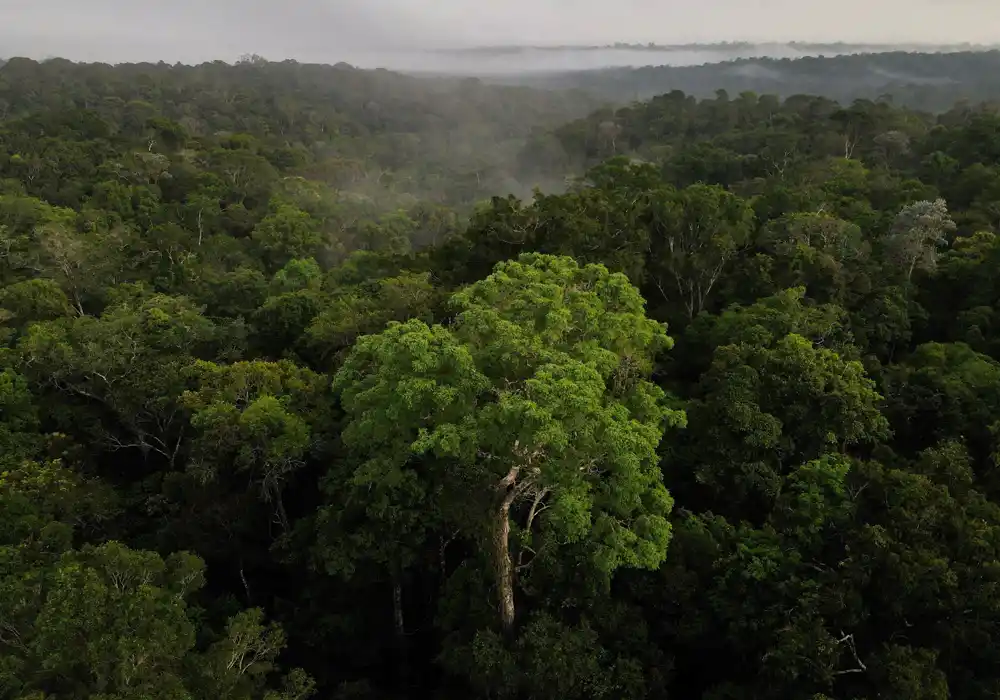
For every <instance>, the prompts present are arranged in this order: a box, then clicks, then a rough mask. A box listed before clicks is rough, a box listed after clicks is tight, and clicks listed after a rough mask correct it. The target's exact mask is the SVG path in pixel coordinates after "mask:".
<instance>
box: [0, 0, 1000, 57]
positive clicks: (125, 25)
mask: <svg viewBox="0 0 1000 700" xmlns="http://www.w3.org/2000/svg"><path fill="white" fill-rule="evenodd" d="M742 39H749V40H768V39H776V40H794V39H800V40H820V41H836V40H845V41H873V42H874V41H878V42H888V41H900V42H916V41H919V42H941V43H944V42H961V41H969V42H983V43H993V42H997V41H1000V0H689V1H687V2H677V1H676V0H601V1H598V0H0V56H8V57H9V56H14V55H21V56H31V57H33V58H44V57H48V56H64V57H67V58H71V59H75V60H100V61H109V62H115V61H134V60H160V59H162V60H166V61H170V62H173V61H178V60H179V61H183V62H198V61H204V60H210V59H215V58H221V59H223V60H232V59H233V58H235V57H237V56H239V55H240V54H243V53H252V52H256V53H260V54H262V55H264V56H266V57H267V58H270V59H272V60H278V59H282V58H296V59H298V60H303V61H325V62H336V61H337V60H349V59H350V57H351V56H352V55H357V52H359V51H368V52H380V51H385V50H388V49H392V48H407V47H413V46H416V45H419V46H430V45H438V46H439V45H473V44H511V43H539V44H554V43H579V42H589V43H609V42H614V41H642V42H647V41H658V42H664V43H680V42H693V41H717V40H718V41H721V40H742Z"/></svg>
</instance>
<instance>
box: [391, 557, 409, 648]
mask: <svg viewBox="0 0 1000 700" xmlns="http://www.w3.org/2000/svg"><path fill="white" fill-rule="evenodd" d="M392 620H393V623H394V624H395V627H396V638H397V641H399V642H400V643H402V642H403V640H404V639H405V638H406V624H405V622H404V620H403V582H402V581H401V580H400V577H399V575H398V574H397V575H395V576H393V580H392Z"/></svg>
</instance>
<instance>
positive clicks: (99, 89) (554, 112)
mask: <svg viewBox="0 0 1000 700" xmlns="http://www.w3.org/2000/svg"><path fill="white" fill-rule="evenodd" d="M598 105H599V102H598V101H597V100H596V99H594V98H590V97H588V96H586V95H585V94H583V93H580V92H579V91H576V92H573V91H566V92H561V91H549V90H545V91H542V90H536V89H531V88H518V87H501V86H490V85H484V84H482V83H480V82H479V81H477V80H475V79H464V80H461V79H449V78H438V79H426V78H425V79H419V78H413V77H409V76H405V75H401V74H398V73H393V72H390V71H384V70H377V71H368V70H357V69H354V68H352V67H350V66H348V65H346V64H340V65H337V66H327V65H309V64H299V63H296V62H294V61H285V62H281V63H274V62H267V61H263V60H261V59H257V58H254V59H250V60H246V61H243V62H241V63H240V64H238V65H236V66H231V65H228V64H226V63H223V62H221V61H220V62H216V63H209V64H203V65H199V66H184V65H175V66H170V65H167V64H163V63H161V64H119V65H115V66H110V65H106V64H78V63H72V62H70V61H65V60H58V59H57V60H49V61H44V62H40V63H39V62H35V61H32V60H28V59H23V58H15V59H11V60H10V61H8V62H7V64H6V65H4V66H3V67H2V68H0V119H3V120H6V121H10V120H16V119H29V120H32V121H33V122H34V123H35V124H36V125H37V128H36V133H37V134H38V135H42V134H45V133H48V134H54V133H56V132H59V131H61V130H63V129H65V128H68V129H69V131H70V132H73V133H76V134H77V136H78V137H79V138H80V139H83V140H87V139H102V140H106V139H110V140H112V141H113V140H115V138H116V137H121V138H126V139H127V138H130V137H133V136H135V135H136V134H138V133H139V132H140V131H141V130H142V129H144V128H145V126H146V124H147V123H148V121H149V119H150V118H151V117H157V118H159V119H160V120H161V122H162V125H167V124H170V125H172V126H170V127H169V128H171V129H174V130H177V131H179V132H183V133H184V134H185V137H187V138H191V139H195V140H199V141H205V140H206V139H207V140H211V139H215V138H218V137H219V136H220V135H225V134H227V133H240V134H249V135H251V136H253V137H254V138H256V139H257V140H258V141H260V142H261V144H262V145H263V147H265V148H267V149H270V150H271V151H274V152H275V153H276V154H277V152H279V151H280V155H279V156H278V157H279V158H280V159H281V160H282V162H283V163H286V164H288V165H289V166H294V168H295V169H296V171H297V172H300V173H302V174H307V175H308V176H309V177H310V178H311V179H315V180H322V181H327V182H329V183H330V184H333V185H337V186H343V185H345V183H347V184H349V185H350V187H351V189H353V190H354V191H358V192H362V193H369V194H384V193H385V191H386V190H387V189H389V190H391V191H392V192H397V193H398V192H409V193H416V194H419V195H421V196H422V197H424V198H428V199H434V200H436V201H448V202H451V203H455V202H456V201H469V200H470V199H475V198H477V197H482V196H488V195H489V194H492V193H493V192H496V191H497V190H508V189H516V190H519V191H523V192H527V191H529V189H530V186H525V185H523V184H521V183H519V182H518V180H517V175H518V174H517V173H516V172H514V171H513V170H512V169H511V167H512V164H511V158H512V155H513V154H516V153H517V151H518V150H519V149H520V148H521V146H523V142H524V137H525V136H526V135H528V134H529V133H531V132H532V131H533V130H535V129H538V128H545V127H553V126H555V125H557V124H560V123H562V122H564V121H566V120H568V119H572V118H576V117H581V116H584V115H585V114H587V113H588V112H590V111H592V110H593V109H595V108H596V107H597V106H598ZM73 120H78V123H77V124H76V125H75V126H74V125H73V124H72V122H73ZM55 122H58V123H59V125H58V126H57V124H56V123H55ZM95 129H96V131H94V130H95ZM88 130H89V131H88ZM161 145H162V144H161ZM390 183H391V185H392V186H391V187H388V185H389V184H390Z"/></svg>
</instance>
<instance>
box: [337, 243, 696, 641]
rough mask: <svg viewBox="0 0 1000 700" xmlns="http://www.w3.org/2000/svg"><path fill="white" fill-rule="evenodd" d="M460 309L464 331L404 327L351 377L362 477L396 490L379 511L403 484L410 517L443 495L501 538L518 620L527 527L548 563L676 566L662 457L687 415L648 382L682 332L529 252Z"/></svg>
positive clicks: (588, 271)
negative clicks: (583, 556) (573, 555)
mask: <svg viewBox="0 0 1000 700" xmlns="http://www.w3.org/2000/svg"><path fill="white" fill-rule="evenodd" d="M453 305H454V307H455V309H456V311H457V313H458V316H457V318H456V322H455V324H454V326H453V327H452V328H444V327H441V326H435V327H428V326H426V325H425V324H423V323H421V322H418V321H411V322H409V323H406V324H402V325H394V326H391V327H390V328H389V329H388V330H387V331H386V332H384V333H382V334H380V335H377V336H368V337H364V338H362V339H360V340H359V342H358V345H357V346H356V348H355V350H354V351H353V352H352V353H351V355H350V356H349V358H348V359H347V361H346V363H345V365H344V366H343V367H342V368H341V370H340V371H339V372H338V374H337V377H336V381H335V386H336V387H337V389H338V391H339V392H340V393H341V395H342V402H343V405H344V409H345V411H346V412H347V415H348V417H349V423H348V426H347V429H346V431H345V434H344V439H345V442H346V443H347V444H348V445H349V446H351V447H352V449H353V450H354V451H355V452H356V453H357V454H358V455H359V457H362V459H363V460H364V461H362V462H361V466H360V467H359V469H358V470H356V471H355V473H354V476H353V478H352V481H353V482H354V483H355V484H357V485H358V486H364V485H371V487H373V488H376V489H378V491H377V492H376V493H379V494H382V493H384V494H386V495H385V496H383V497H382V498H378V497H376V499H375V500H374V503H378V502H379V501H381V500H382V499H385V500H384V501H383V502H384V503H386V506H388V507H389V510H388V511H387V513H394V512H395V510H396V509H395V508H393V507H392V505H393V504H394V503H397V502H396V501H395V499H394V497H393V493H394V492H395V491H396V490H402V491H403V492H404V493H407V494H408V495H407V496H404V498H403V503H401V504H399V505H406V506H409V507H410V508H412V507H413V505H414V503H415V502H416V503H418V504H419V503H420V501H421V500H422V498H426V497H427V495H428V494H430V493H435V492H440V496H436V497H435V500H436V501H437V502H438V503H440V504H441V506H442V508H441V512H440V514H439V516H438V517H439V518H441V519H442V520H443V521H444V522H446V523H448V524H449V525H450V526H452V527H457V528H459V529H460V530H461V531H462V532H463V533H464V534H465V535H466V536H467V537H470V538H476V539H480V540H481V541H482V542H483V543H484V544H486V543H491V544H487V546H489V547H491V548H492V550H493V551H492V558H493V560H494V561H493V564H494V567H495V569H496V571H495V576H496V577H497V582H496V585H497V586H498V589H499V596H500V608H501V619H502V621H503V622H504V624H505V625H508V626H509V625H510V624H511V623H512V622H513V615H514V608H513V605H514V603H513V595H514V592H513V564H512V559H513V557H515V556H517V557H519V558H520V557H521V556H522V552H515V553H512V552H511V550H510V545H509V541H508V538H509V532H510V528H511V527H512V523H516V525H514V527H517V528H519V529H521V530H523V531H524V533H525V534H526V535H527V536H529V537H530V538H531V539H530V542H531V544H532V547H531V551H533V552H534V556H543V557H544V556H546V555H547V553H548V551H549V550H551V549H552V548H555V547H558V546H560V543H564V544H565V543H575V542H586V543H587V544H586V545H585V548H586V550H587V551H588V552H589V554H588V559H589V561H590V564H591V566H594V567H595V572H597V573H600V574H603V575H608V574H610V573H611V572H612V571H613V570H614V569H616V568H617V567H619V566H623V565H624V566H639V567H650V566H655V565H656V564H657V563H658V562H660V561H662V559H663V557H664V555H665V552H666V546H667V542H668V541H669V525H668V523H667V521H666V515H667V514H668V513H669V510H670V507H671V499H670V497H669V495H668V494H667V492H666V490H665V489H664V488H663V486H662V484H661V483H660V481H659V475H658V473H657V472H656V470H655V468H654V466H653V465H654V464H655V461H654V455H655V449H656V446H657V443H658V442H659V440H660V436H661V433H662V430H663V425H664V421H665V420H666V419H668V418H669V420H671V421H672V422H679V421H681V420H682V415H681V414H679V413H676V412H670V411H668V410H666V409H665V408H664V407H663V404H662V399H663V394H662V392H661V391H660V390H659V389H657V388H656V387H655V386H653V385H652V384H649V383H648V382H647V381H645V380H644V379H643V375H644V373H645V372H646V371H648V367H649V364H650V362H651V360H652V358H653V356H654V354H655V353H656V352H657V351H658V350H660V349H663V348H665V347H667V346H668V345H669V339H668V338H667V336H666V335H665V333H664V331H663V329H662V327H661V326H659V325H657V324H656V323H654V322H652V321H649V320H647V319H645V318H644V315H643V309H642V306H643V304H642V299H641V297H639V295H638V293H637V292H636V290H635V289H634V288H633V287H632V286H631V285H630V284H629V283H628V281H627V280H626V278H625V277H624V276H622V275H610V274H608V272H607V270H606V269H604V268H601V267H598V266H588V267H583V268H581V267H578V266H577V265H576V264H575V263H573V262H572V261H571V260H569V259H567V258H558V257H551V256H538V255H528V256H524V257H522V258H521V259H520V260H519V261H517V262H511V263H507V264H503V265H499V266H498V267H497V269H496V271H495V272H494V274H493V275H491V276H490V277H489V278H487V279H486V280H484V281H483V282H481V283H478V284H475V285H473V286H471V287H469V288H467V289H465V290H463V291H461V292H459V293H458V294H456V295H455V296H454V297H453ZM370 502H371V501H370ZM402 510H403V512H404V513H405V512H406V511H407V510H408V509H407V508H403V509H402ZM369 515H370V516H374V517H376V518H379V520H378V522H380V523H381V522H383V520H384V517H381V518H380V514H379V513H378V512H377V511H376V512H373V513H372V512H370V513H369ZM404 524H405V523H404ZM387 525H390V526H391V525H392V521H391V520H390V521H389V522H388V523H387Z"/></svg>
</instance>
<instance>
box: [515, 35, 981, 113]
mask: <svg viewBox="0 0 1000 700" xmlns="http://www.w3.org/2000/svg"><path fill="white" fill-rule="evenodd" d="M509 80H510V82H519V83H522V84H525V85H532V86H535V87H540V88H549V89H554V88H560V89H567V88H574V89H581V90H586V91H588V92H590V93H592V94H594V95H595V96H599V97H603V98H606V99H609V100H613V101H615V102H619V103H621V102H630V101H633V100H646V99H649V98H651V97H653V96H655V95H660V94H663V93H667V92H671V91H672V90H681V91H683V92H686V93H689V94H692V95H695V96H698V97H709V96H711V95H712V94H714V93H715V91H716V90H727V91H728V92H730V93H732V94H734V95H736V94H739V93H740V92H744V91H753V92H757V93H768V94H775V95H779V96H784V97H788V96H791V95H797V94H808V95H822V96H824V97H828V98H830V99H834V100H837V101H840V102H851V101H853V100H855V99H859V98H867V99H876V98H878V97H880V96H883V95H892V97H893V98H894V99H895V101H896V102H897V103H899V104H904V105H907V106H910V107H914V108H916V109H922V110H927V111H943V110H946V109H948V108H950V107H951V106H952V105H953V104H954V103H955V102H957V101H959V100H970V101H974V102H981V101H988V100H997V99H1000V51H996V50H993V51H979V52H971V51H967V52H955V53H907V52H900V51H896V52H886V53H868V54H852V55H843V56H832V57H825V58H824V57H807V58H794V59H792V58H780V59H779V58H753V59H741V60H734V61H726V62H721V63H708V64H705V65H699V66H646V67H641V68H609V69H606V70H589V71H574V72H564V73H553V74H549V75H544V76H528V75H525V76H517V77H512V78H510V79H509Z"/></svg>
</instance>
